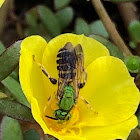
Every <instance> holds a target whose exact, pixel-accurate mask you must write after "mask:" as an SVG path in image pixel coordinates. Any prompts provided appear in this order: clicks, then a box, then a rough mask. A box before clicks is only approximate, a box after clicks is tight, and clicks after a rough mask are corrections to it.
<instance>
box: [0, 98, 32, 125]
mask: <svg viewBox="0 0 140 140" xmlns="http://www.w3.org/2000/svg"><path fill="white" fill-rule="evenodd" d="M0 114H3V115H6V116H9V117H12V118H15V119H20V120H24V121H31V122H34V119H33V117H32V113H31V110H30V108H28V107H26V106H24V105H22V104H20V103H18V102H15V101H11V100H8V99H6V98H4V99H0Z"/></svg>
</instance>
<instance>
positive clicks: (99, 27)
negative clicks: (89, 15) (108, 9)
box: [89, 20, 109, 38]
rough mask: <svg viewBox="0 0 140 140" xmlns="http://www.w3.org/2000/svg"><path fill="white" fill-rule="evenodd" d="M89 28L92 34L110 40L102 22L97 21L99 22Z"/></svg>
mask: <svg viewBox="0 0 140 140" xmlns="http://www.w3.org/2000/svg"><path fill="white" fill-rule="evenodd" d="M89 28H90V31H91V33H93V34H97V35H101V36H103V37H105V38H109V35H108V33H107V31H106V29H105V27H104V25H103V23H102V21H101V20H97V21H94V22H92V23H91V24H90V25H89Z"/></svg>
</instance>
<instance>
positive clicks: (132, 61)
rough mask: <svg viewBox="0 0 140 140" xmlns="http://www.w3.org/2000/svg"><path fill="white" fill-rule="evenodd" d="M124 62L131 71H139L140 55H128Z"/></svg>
mask: <svg viewBox="0 0 140 140" xmlns="http://www.w3.org/2000/svg"><path fill="white" fill-rule="evenodd" d="M124 62H125V64H126V66H127V68H128V70H129V72H131V73H138V72H139V71H140V57H139V56H133V55H132V56H127V57H125V59H124Z"/></svg>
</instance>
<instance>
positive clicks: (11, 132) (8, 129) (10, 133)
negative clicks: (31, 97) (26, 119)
mask: <svg viewBox="0 0 140 140" xmlns="http://www.w3.org/2000/svg"><path fill="white" fill-rule="evenodd" d="M0 133H1V135H0V139H1V140H23V136H22V130H21V127H20V124H19V122H18V121H17V120H15V119H12V118H10V117H4V118H3V120H2V124H1V132H0Z"/></svg>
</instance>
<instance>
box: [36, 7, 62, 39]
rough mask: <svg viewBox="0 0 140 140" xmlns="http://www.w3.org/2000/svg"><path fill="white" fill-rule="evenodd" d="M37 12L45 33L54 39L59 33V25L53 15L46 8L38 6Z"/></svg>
mask: <svg viewBox="0 0 140 140" xmlns="http://www.w3.org/2000/svg"><path fill="white" fill-rule="evenodd" d="M38 12H39V16H40V19H41V21H42V23H43V24H44V26H45V28H46V29H47V31H48V32H49V33H50V34H51V35H52V36H53V37H54V36H57V35H59V34H60V33H61V31H60V26H59V23H58V21H57V19H56V16H55V15H54V13H53V12H52V11H51V10H50V9H49V8H47V7H46V6H38Z"/></svg>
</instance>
